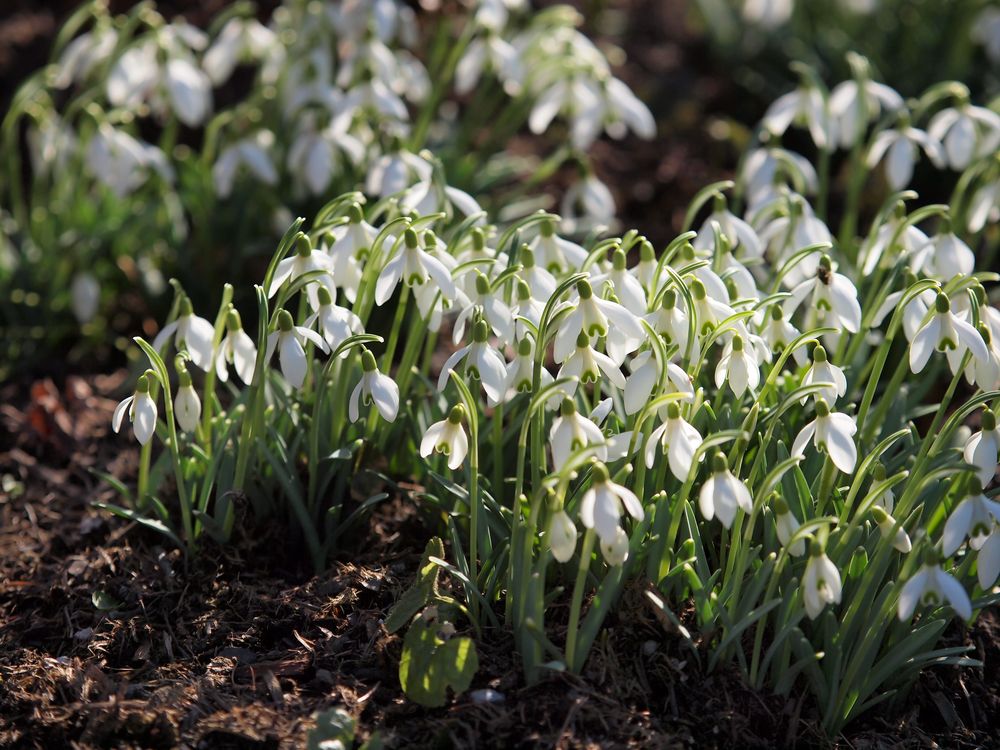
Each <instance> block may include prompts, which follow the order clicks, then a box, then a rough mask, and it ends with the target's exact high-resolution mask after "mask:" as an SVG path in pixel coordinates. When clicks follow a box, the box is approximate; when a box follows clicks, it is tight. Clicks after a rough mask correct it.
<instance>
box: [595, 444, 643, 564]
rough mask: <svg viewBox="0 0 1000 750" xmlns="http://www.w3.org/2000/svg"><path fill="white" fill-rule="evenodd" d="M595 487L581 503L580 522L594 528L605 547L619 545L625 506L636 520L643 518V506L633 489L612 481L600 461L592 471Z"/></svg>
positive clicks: (605, 467) (606, 468)
mask: <svg viewBox="0 0 1000 750" xmlns="http://www.w3.org/2000/svg"><path fill="white" fill-rule="evenodd" d="M591 477H592V480H593V482H592V484H591V485H590V489H588V490H587V491H586V492H585V493H584V495H583V499H582V500H581V501H580V520H581V521H582V522H583V525H584V526H585V527H586V528H588V529H594V531H596V532H597V536H598V538H599V539H600V540H601V542H602V543H603V544H607V545H609V546H610V545H614V544H615V543H617V542H618V540H617V537H618V531H619V526H618V521H619V519H620V518H621V512H622V506H623V505H624V507H625V510H626V511H627V512H628V514H629V515H630V516H632V518H634V519H635V520H636V521H641V520H642V518H643V515H644V514H643V511H642V503H640V502H639V498H638V497H636V495H635V493H634V492H632V490H630V489H628V488H626V487H622V486H621V485H620V484H615V483H614V482H612V481H611V475H610V474H609V473H608V467H607V466H605V465H604V464H602V463H601V462H600V461H598V462H596V463H595V464H594V468H593V470H592V471H591Z"/></svg>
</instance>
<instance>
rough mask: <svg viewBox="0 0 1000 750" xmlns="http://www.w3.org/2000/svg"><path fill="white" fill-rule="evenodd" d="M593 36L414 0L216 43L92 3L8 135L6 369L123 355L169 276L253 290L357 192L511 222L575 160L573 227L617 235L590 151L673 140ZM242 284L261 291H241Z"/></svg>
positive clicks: (547, 20) (509, 9)
mask: <svg viewBox="0 0 1000 750" xmlns="http://www.w3.org/2000/svg"><path fill="white" fill-rule="evenodd" d="M580 21H581V18H580V16H579V15H578V14H577V13H576V12H575V11H573V10H571V9H569V8H568V7H565V6H562V7H553V8H550V9H548V10H546V11H544V12H530V8H529V6H528V3H527V2H526V1H525V0H510V1H507V0H505V1H504V2H494V1H493V0H484V1H483V2H472V3H469V4H468V5H467V7H466V6H463V7H462V8H457V9H453V10H451V11H449V12H441V13H432V12H420V14H419V15H418V13H417V12H416V11H414V10H413V9H412V8H411V7H410V6H409V5H408V4H406V3H404V2H400V1H399V0H378V1H377V2H373V1H372V0H348V1H347V2H334V1H333V0H329V1H327V2H314V1H312V0H308V1H307V0H286V2H284V3H283V4H282V5H281V6H279V7H278V8H277V9H276V10H275V11H274V13H273V15H272V17H271V18H270V19H269V21H267V22H266V23H262V22H261V21H260V20H258V15H257V14H256V13H255V11H254V6H253V5H252V4H250V3H233V4H232V5H231V6H229V7H228V8H227V9H226V10H225V11H224V12H223V13H222V14H220V15H219V16H218V17H217V18H216V19H215V20H214V21H213V23H212V24H211V25H210V26H209V27H208V28H207V29H204V30H203V29H200V28H196V27H194V26H192V25H191V24H189V23H186V22H185V21H184V20H183V19H175V20H167V19H166V18H164V17H163V16H162V15H161V14H160V13H158V12H157V11H156V9H155V5H154V4H153V3H148V2H144V3H139V4H137V5H136V6H135V7H134V8H133V9H132V10H131V11H130V12H129V13H128V14H126V15H120V16H116V15H113V14H112V13H110V12H109V10H108V3H107V2H106V0H91V2H87V3H85V4H84V5H83V6H82V7H81V8H80V9H79V11H78V12H76V13H75V14H74V15H73V16H72V17H71V18H70V19H69V20H68V21H67V22H66V24H65V25H64V27H63V28H62V29H61V31H60V33H59V35H58V37H57V40H56V42H55V45H54V48H53V51H52V58H51V59H52V62H51V64H50V65H48V66H47V67H45V68H43V69H42V70H40V71H38V72H37V73H36V74H34V75H33V76H31V77H30V78H29V79H28V80H27V81H26V82H25V83H24V84H23V86H22V87H21V88H20V89H19V91H18V92H17V94H16V95H15V97H14V99H13V102H12V104H11V107H10V109H9V111H8V112H7V114H6V116H5V118H4V121H3V125H2V128H0V130H2V133H0V153H2V154H3V156H4V158H3V162H4V168H5V170H6V172H5V175H4V179H3V181H2V182H0V284H2V285H3V287H4V288H5V289H8V290H10V292H9V293H5V294H4V298H3V300H2V304H3V307H4V312H5V318H6V319H7V326H6V327H5V333H6V335H5V336H4V344H5V346H6V349H7V354H6V356H4V358H3V359H4V361H9V362H13V361H23V360H24V358H25V357H28V356H32V355H36V354H42V355H44V354H45V353H47V352H51V351H54V350H56V349H57V348H58V347H60V346H61V345H62V344H63V343H65V342H66V341H68V340H72V341H76V340H79V339H80V332H81V329H82V332H83V333H84V340H85V341H86V342H89V344H90V345H91V346H98V345H102V344H103V345H106V344H107V343H108V329H109V327H110V328H111V329H112V330H115V331H116V332H118V333H121V332H122V330H123V324H122V321H121V320H120V316H121V306H119V305H117V304H116V302H117V300H119V299H120V298H121V296H122V295H123V294H125V293H127V294H129V295H133V299H134V301H135V303H136V304H135V306H141V305H142V303H143V301H145V302H146V303H147V304H149V306H150V308H149V309H152V310H159V311H161V312H162V311H163V310H165V309H166V303H167V302H168V300H169V297H167V294H168V292H169V287H168V285H167V281H166V280H167V279H168V278H170V277H171V276H176V277H177V278H178V279H180V280H181V281H182V282H183V283H184V284H185V287H186V289H187V292H188V294H189V295H190V296H191V297H192V299H194V300H196V301H199V302H202V301H205V300H214V299H216V298H217V297H216V295H217V289H218V287H219V286H221V284H222V283H223V282H225V281H229V282H242V283H241V284H240V286H241V288H242V286H243V285H245V284H249V283H251V282H252V280H253V278H254V276H255V275H256V273H258V272H259V269H260V268H261V267H262V266H263V265H264V264H265V263H266V259H267V257H269V256H270V254H271V252H272V251H273V248H274V242H275V241H276V240H277V238H278V237H280V236H281V233H282V232H283V231H284V229H285V228H286V227H287V226H288V224H289V223H290V222H291V220H292V218H293V217H294V216H296V215H309V216H312V215H314V214H315V213H316V211H317V210H319V209H320V208H321V207H322V206H323V204H324V203H325V202H326V200H328V198H329V197H330V196H333V195H338V194H341V193H344V192H348V191H350V190H354V189H356V188H357V187H358V186H359V185H363V186H364V187H365V190H366V193H367V194H368V195H370V196H388V195H395V194H398V193H402V195H401V197H400V201H401V204H402V205H403V206H404V207H405V208H406V209H407V210H410V211H416V212H419V213H434V212H436V211H439V210H441V209H442V208H443V207H444V204H445V203H448V204H449V205H450V204H451V203H454V204H455V205H456V206H458V207H459V208H460V210H463V211H465V212H466V213H475V212H476V211H478V210H480V209H479V204H478V203H477V200H483V201H484V205H485V206H486V207H487V208H494V209H497V208H499V207H501V206H502V207H503V210H504V212H505V213H504V218H505V220H510V219H512V218H516V217H517V216H523V215H525V214H527V213H530V212H531V211H533V210H535V209H537V208H539V207H544V206H545V205H546V204H545V202H544V201H540V200H539V199H538V197H537V195H536V194H533V193H532V191H531V188H532V187H533V186H535V185H537V184H538V183H539V182H541V181H542V180H544V179H546V177H547V176H548V175H550V174H552V173H553V172H554V171H555V170H556V169H558V168H559V167H560V166H561V165H562V164H563V163H564V162H566V161H567V160H571V161H572V162H574V163H577V164H579V165H580V169H579V177H578V181H577V184H576V186H575V187H574V188H573V189H572V190H571V191H570V192H569V193H568V194H567V198H566V201H565V206H564V210H563V214H564V218H565V220H566V221H567V222H572V223H576V224H579V225H587V224H592V223H594V222H595V221H596V222H599V223H603V224H607V223H608V222H610V221H611V220H612V218H613V215H614V202H613V200H612V198H611V194H610V192H609V191H608V189H607V188H606V187H605V186H604V185H603V184H602V183H601V182H600V181H599V180H598V179H597V178H596V177H594V175H593V172H592V169H591V167H590V165H589V160H588V157H587V150H588V148H589V147H590V145H591V144H592V143H593V141H594V140H596V139H597V138H598V137H599V136H601V135H602V134H603V133H605V132H606V133H607V134H609V135H610V136H612V137H621V136H623V135H624V134H625V133H626V132H627V131H628V130H631V131H634V132H636V133H638V134H640V135H641V136H643V137H647V138H648V137H651V136H652V135H653V134H654V132H655V126H654V122H653V118H652V115H651V114H650V113H649V111H648V110H647V109H646V107H645V105H643V104H642V103H641V102H640V101H639V100H638V99H637V98H636V96H635V95H634V94H633V93H632V91H631V90H630V89H629V88H628V86H626V85H625V84H624V83H623V82H622V81H620V80H618V79H617V78H615V76H614V75H612V72H611V69H610V65H609V63H608V62H607V60H606V59H605V57H604V55H603V53H601V52H600V51H599V50H598V49H597V47H596V46H595V45H594V44H593V43H591V42H590V41H589V40H588V39H587V38H586V37H585V36H584V35H583V34H581V33H580V32H579V31H578V30H577V29H576V26H577V25H578V24H579V23H580ZM248 81H249V82H248ZM525 126H527V127H528V129H529V130H530V131H531V132H532V133H534V134H537V135H542V134H545V133H549V136H548V138H549V140H550V142H555V143H564V145H563V146H561V147H560V148H557V149H553V150H552V152H551V153H550V154H548V156H547V158H545V159H544V160H543V161H540V160H538V159H532V158H525V157H521V158H515V157H513V156H512V155H509V154H507V153H506V152H505V150H504V149H505V146H506V144H507V142H508V141H509V139H510V137H511V136H512V135H513V134H514V133H516V132H517V131H519V130H521V129H523V128H524V127H525ZM24 146H27V151H28V152H29V155H30V159H29V163H28V164H27V165H23V164H22V158H21V153H22V150H23V147H24ZM425 147H430V148H432V150H433V152H434V155H435V159H436V161H437V162H440V163H443V164H444V165H445V167H446V169H447V173H448V175H449V180H450V183H449V184H448V186H447V187H446V188H445V189H444V191H443V192H442V191H440V190H438V189H436V188H435V187H434V181H433V180H432V179H431V178H432V173H433V171H434V163H435V162H434V161H432V160H428V159H426V158H424V156H423V155H422V150H423V149H424V148H425ZM67 175H72V176H73V179H67ZM275 227H279V228H278V229H275ZM242 267H247V268H253V269H254V275H251V274H247V275H246V276H245V277H241V278H233V276H232V274H233V273H234V269H238V268H242ZM251 302H252V300H251ZM116 321H117V322H116ZM127 325H128V323H127V322H126V323H125V326H127Z"/></svg>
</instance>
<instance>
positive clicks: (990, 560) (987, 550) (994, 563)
mask: <svg viewBox="0 0 1000 750" xmlns="http://www.w3.org/2000/svg"><path fill="white" fill-rule="evenodd" d="M976 574H977V577H978V578H979V586H980V587H981V588H982V589H983V591H989V590H990V589H991V588H992V587H993V584H995V583H996V581H997V577H1000V532H998V531H997V528H996V527H995V526H994V527H993V532H992V533H991V534H990V535H989V538H987V540H986V541H985V542H984V543H983V546H982V547H981V548H980V549H979V556H978V557H977V558H976Z"/></svg>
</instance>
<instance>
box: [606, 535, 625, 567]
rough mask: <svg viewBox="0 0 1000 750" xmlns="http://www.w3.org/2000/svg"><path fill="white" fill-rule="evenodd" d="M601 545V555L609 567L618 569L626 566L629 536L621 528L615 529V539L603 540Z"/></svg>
mask: <svg viewBox="0 0 1000 750" xmlns="http://www.w3.org/2000/svg"><path fill="white" fill-rule="evenodd" d="M600 544H601V555H603V557H604V561H605V562H606V563H607V564H608V565H610V566H612V567H618V566H619V565H624V564H625V561H626V560H628V534H626V533H625V529H623V528H621V527H620V526H619V527H618V528H617V529H615V536H614V539H612V540H611V541H605V540H604V539H601V540H600Z"/></svg>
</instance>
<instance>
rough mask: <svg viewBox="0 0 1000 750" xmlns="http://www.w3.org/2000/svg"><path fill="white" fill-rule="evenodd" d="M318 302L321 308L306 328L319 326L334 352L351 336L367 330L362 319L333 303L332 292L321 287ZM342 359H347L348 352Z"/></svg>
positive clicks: (308, 321) (313, 315) (309, 319)
mask: <svg viewBox="0 0 1000 750" xmlns="http://www.w3.org/2000/svg"><path fill="white" fill-rule="evenodd" d="M317 302H318V303H319V306H318V307H317V308H316V312H315V313H313V314H312V315H311V316H310V317H309V318H308V319H307V320H306V322H305V327H306V328H313V327H314V326H316V325H317V324H318V328H317V330H318V331H319V333H320V334H321V335H322V336H323V339H324V340H325V341H326V343H327V344H328V345H329V346H330V351H333V350H334V349H336V348H337V347H338V346H340V345H341V344H342V343H344V342H345V341H346V340H347V339H349V338H350V337H351V336H354V335H356V334H359V333H364V331H365V328H364V326H363V325H362V324H361V318H359V317H358V316H357V315H355V314H354V313H353V312H352V311H351V310H348V309H347V308H346V307H340V306H339V305H336V304H335V303H334V301H333V297H332V295H331V294H330V290H329V289H327V288H326V287H325V286H321V287H320V288H319V290H318V292H317ZM340 356H341V357H347V356H348V352H343V353H342V354H341V355H340Z"/></svg>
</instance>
